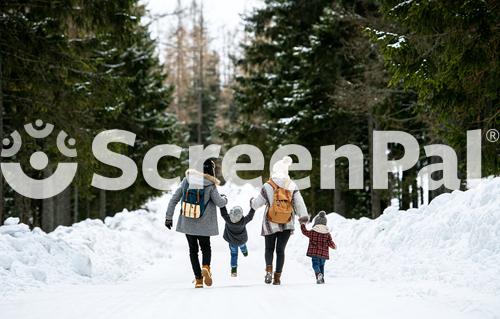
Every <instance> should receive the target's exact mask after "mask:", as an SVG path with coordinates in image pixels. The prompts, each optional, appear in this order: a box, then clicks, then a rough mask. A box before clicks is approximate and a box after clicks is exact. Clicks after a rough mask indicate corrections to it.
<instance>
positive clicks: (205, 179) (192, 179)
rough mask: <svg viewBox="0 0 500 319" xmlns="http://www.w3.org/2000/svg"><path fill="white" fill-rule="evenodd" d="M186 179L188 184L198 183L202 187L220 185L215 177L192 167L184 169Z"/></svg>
mask: <svg viewBox="0 0 500 319" xmlns="http://www.w3.org/2000/svg"><path fill="white" fill-rule="evenodd" d="M186 179H187V181H188V183H189V185H199V186H203V187H206V186H209V185H216V186H218V185H220V181H219V180H218V179H217V178H216V177H214V176H212V175H208V174H204V173H202V172H199V171H197V170H195V169H192V168H190V169H188V170H187V171H186Z"/></svg>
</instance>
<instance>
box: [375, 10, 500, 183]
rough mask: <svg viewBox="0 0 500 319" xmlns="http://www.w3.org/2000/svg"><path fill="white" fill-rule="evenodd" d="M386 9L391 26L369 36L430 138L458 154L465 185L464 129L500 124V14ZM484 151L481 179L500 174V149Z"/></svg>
mask: <svg viewBox="0 0 500 319" xmlns="http://www.w3.org/2000/svg"><path fill="white" fill-rule="evenodd" d="M381 3H382V12H383V13H384V15H385V16H386V18H387V19H388V20H389V21H390V22H391V23H392V25H389V26H386V27H385V28H378V29H377V28H375V29H372V30H371V31H370V32H371V34H372V37H373V39H374V41H376V42H377V43H378V44H379V46H380V49H381V51H382V52H383V54H384V57H385V58H386V60H387V67H388V69H389V70H390V71H391V75H392V80H391V83H392V84H393V85H403V86H404V87H405V88H407V89H411V90H414V91H415V92H416V93H417V94H418V102H419V113H420V117H421V118H422V120H423V121H425V122H426V123H427V124H428V127H429V128H430V136H429V137H430V138H431V140H432V141H433V142H444V143H447V144H449V145H450V146H452V147H453V148H454V149H455V150H457V151H458V155H459V162H460V163H461V164H462V165H461V175H460V176H461V178H465V174H464V173H465V172H464V168H463V164H464V163H465V141H466V138H465V137H466V135H465V134H466V130H468V129H478V128H480V129H482V130H483V132H486V131H487V130H488V129H490V128H498V124H499V123H500V116H499V115H500V114H499V112H498V105H499V95H498V92H499V91H500V83H499V81H498V79H499V78H500V63H499V61H500V59H499V52H500V50H499V44H500V33H499V32H498V26H499V23H500V8H499V6H498V4H497V3H496V2H495V1H479V0H472V1H466V2H464V1H438V2H434V1H420V0H413V1H403V2H401V1H395V0H384V1H381ZM395 30H396V31H395ZM482 146H483V175H488V174H498V173H499V171H498V168H499V164H498V151H497V145H496V144H495V143H488V142H484V143H483V145H482Z"/></svg>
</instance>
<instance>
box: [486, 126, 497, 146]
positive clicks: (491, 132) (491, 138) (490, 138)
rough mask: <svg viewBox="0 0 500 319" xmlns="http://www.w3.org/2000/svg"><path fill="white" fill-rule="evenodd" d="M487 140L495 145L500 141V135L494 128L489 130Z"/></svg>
mask: <svg viewBox="0 0 500 319" xmlns="http://www.w3.org/2000/svg"><path fill="white" fill-rule="evenodd" d="M486 139H487V140H488V142H491V143H495V142H497V141H498V139H500V133H499V132H498V131H497V130H496V129H494V128H492V129H489V130H488V131H487V132H486Z"/></svg>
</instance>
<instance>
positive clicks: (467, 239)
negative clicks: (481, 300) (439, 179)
mask: <svg viewBox="0 0 500 319" xmlns="http://www.w3.org/2000/svg"><path fill="white" fill-rule="evenodd" d="M329 225H330V227H331V228H332V230H333V234H334V238H335V240H336V243H337V245H338V247H339V249H338V251H337V252H335V253H334V256H333V259H334V262H332V263H331V269H332V272H333V273H334V274H335V276H354V277H365V278H369V279H373V280H384V279H386V280H393V279H395V278H396V279H401V280H404V281H415V282H416V281H422V280H429V281H439V282H442V283H446V284H450V285H452V286H455V287H466V288H472V289H474V290H476V291H481V292H486V293H495V294H497V295H500V267H499V265H500V178H498V177H497V178H494V179H493V178H491V179H488V180H484V181H482V182H481V183H480V184H479V185H477V186H476V187H475V188H473V189H470V190H468V191H466V192H462V191H454V192H452V193H446V194H442V195H440V196H438V197H436V198H435V199H434V200H433V201H432V202H431V203H430V204H429V205H428V206H425V207H421V208H419V209H409V210H407V211H401V210H398V208H394V207H389V208H387V209H386V210H385V211H384V214H383V215H382V216H380V217H379V218H378V219H376V220H370V219H367V218H361V219H360V220H348V219H345V218H343V217H341V216H339V215H337V214H330V215H329Z"/></svg>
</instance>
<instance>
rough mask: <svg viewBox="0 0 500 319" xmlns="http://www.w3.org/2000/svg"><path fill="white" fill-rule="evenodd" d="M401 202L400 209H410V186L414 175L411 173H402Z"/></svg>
mask: <svg viewBox="0 0 500 319" xmlns="http://www.w3.org/2000/svg"><path fill="white" fill-rule="evenodd" d="M401 175H402V176H401V202H400V205H399V208H400V209H403V210H407V209H408V208H410V202H411V197H410V185H411V179H412V178H413V174H412V172H411V171H403V172H402V173H401Z"/></svg>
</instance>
